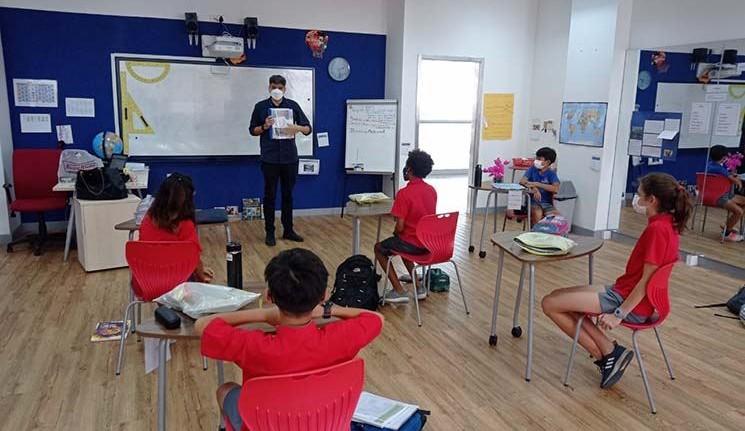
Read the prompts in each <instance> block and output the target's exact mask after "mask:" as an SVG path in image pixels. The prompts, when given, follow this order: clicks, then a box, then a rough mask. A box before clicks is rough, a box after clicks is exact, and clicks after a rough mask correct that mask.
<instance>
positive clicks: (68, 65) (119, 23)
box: [0, 8, 386, 220]
mask: <svg viewBox="0 0 745 431" xmlns="http://www.w3.org/2000/svg"><path fill="white" fill-rule="evenodd" d="M229 29H230V31H231V33H233V34H234V35H239V34H241V30H240V27H238V26H233V25H230V26H229ZM0 31H1V32H2V44H3V52H4V55H5V70H6V77H7V80H8V88H7V91H8V97H9V100H10V105H11V106H10V120H11V127H12V133H13V143H14V146H15V148H51V147H54V146H55V145H56V134H54V133H52V134H22V133H21V132H20V120H19V114H20V113H25V112H29V113H49V114H51V118H52V126H54V125H56V124H71V125H72V129H73V135H74V139H75V144H74V145H72V146H69V147H68V148H84V149H86V150H90V142H91V140H92V138H93V136H94V135H95V134H96V133H98V132H100V131H102V130H114V101H113V95H112V86H111V56H110V54H111V53H133V54H151V55H170V56H189V57H200V56H201V48H198V47H195V46H189V44H188V39H187V35H186V32H185V28H184V22H183V21H181V20H169V19H155V18H136V17H118V16H105V15H88V14H73V13H61V12H46V11H33V10H26V9H12V8H0ZM200 31H201V32H202V34H219V33H221V32H222V31H221V30H220V27H219V25H218V24H216V23H214V24H213V23H204V22H200ZM385 42H386V41H385V36H384V35H370V34H356V33H337V32H330V33H329V46H328V49H327V50H326V52H325V54H324V58H323V59H315V58H313V57H312V55H311V52H310V50H309V49H308V48H307V47H306V45H305V30H298V29H285V28H274V27H260V29H259V39H258V41H257V47H256V49H255V50H250V51H248V60H247V61H246V65H257V66H261V65H266V66H290V67H314V68H315V70H316V73H315V79H316V82H315V112H314V121H315V124H313V127H314V130H315V131H327V132H329V139H330V142H331V146H330V147H325V148H320V149H319V148H318V147H317V144H316V143H315V142H314V157H315V158H318V159H320V160H321V167H320V175H319V176H301V177H299V178H298V182H297V185H296V186H295V208H298V209H301V208H329V207H338V206H340V204H341V202H342V201H343V199H344V196H345V195H347V194H349V193H356V192H363V191H380V188H381V185H380V177H379V176H366V175H365V176H358V175H355V176H350V177H349V178H346V177H347V176H346V175H345V174H344V130H345V129H344V127H345V117H346V104H345V101H346V99H377V98H383V97H384V86H385ZM336 56H343V57H345V58H347V59H348V60H349V62H350V64H351V66H352V74H351V76H350V77H349V79H347V80H346V81H344V82H341V83H338V82H334V81H332V80H331V78H330V77H329V76H328V73H327V66H328V62H329V61H330V60H331V59H332V58H334V57H336ZM13 78H32V79H55V80H57V81H58V91H59V93H58V98H59V100H60V104H59V107H58V108H18V107H15V106H13V105H14V103H13V100H14V99H13V89H12V80H13ZM267 86H268V84H267ZM65 97H92V98H95V100H96V117H95V118H67V117H66V116H65V108H64V99H65ZM253 103H255V102H254V101H251V102H250V103H247V105H246V118H249V117H250V115H251V111H252V109H253ZM52 129H53V130H54V127H52ZM140 161H144V162H146V163H148V164H149V165H150V169H151V170H150V190H149V191H150V192H151V193H152V192H154V191H155V190H157V188H158V186H159V184H160V182H161V181H162V180H163V179H164V178H165V175H166V173H168V172H174V171H179V172H183V173H186V174H189V175H191V176H192V177H193V178H194V181H195V183H196V186H197V190H198V192H197V196H196V201H197V206H198V207H200V208H209V207H213V206H223V205H240V203H241V198H244V197H256V196H261V195H262V190H263V186H262V184H263V180H262V176H261V172H260V169H259V162H258V157H222V158H200V159H176V158H143V159H142V160H140ZM55 218H56V219H60V218H61V214H58V215H57V217H53V218H52V219H55ZM24 220H26V219H25V218H24Z"/></svg>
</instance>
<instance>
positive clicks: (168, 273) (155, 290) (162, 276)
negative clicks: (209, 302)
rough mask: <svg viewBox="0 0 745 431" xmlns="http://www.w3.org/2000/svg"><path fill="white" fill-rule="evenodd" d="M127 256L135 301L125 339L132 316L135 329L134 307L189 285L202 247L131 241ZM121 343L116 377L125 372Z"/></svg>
mask: <svg viewBox="0 0 745 431" xmlns="http://www.w3.org/2000/svg"><path fill="white" fill-rule="evenodd" d="M125 256H126V258H127V263H128V264H129V269H130V271H131V272H132V278H133V280H132V283H131V286H132V296H133V297H132V298H131V299H132V300H131V302H130V303H129V304H127V308H125V309H124V318H123V319H122V320H123V322H124V327H123V328H122V335H124V334H126V333H127V331H129V329H130V328H129V327H128V326H127V320H129V319H128V318H129V316H130V313H131V314H132V322H133V326H134V318H135V316H134V313H133V310H132V307H134V306H135V305H137V304H142V303H145V302H152V301H153V300H154V299H155V298H158V297H159V296H161V295H163V294H164V293H167V292H170V291H171V290H173V288H175V287H176V286H178V285H179V284H181V283H183V282H185V281H187V280H188V279H189V277H190V276H191V274H192V273H193V272H194V269H196V267H197V265H198V264H199V246H197V245H196V244H195V243H193V242H189V241H128V242H127V245H126V248H125ZM125 339H126V338H125V337H124V336H122V338H121V340H120V341H119V357H118V359H117V362H116V375H117V376H118V375H119V374H120V372H121V369H122V361H123V360H124V341H125Z"/></svg>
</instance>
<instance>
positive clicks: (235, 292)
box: [155, 281, 261, 319]
mask: <svg viewBox="0 0 745 431" xmlns="http://www.w3.org/2000/svg"><path fill="white" fill-rule="evenodd" d="M260 296H261V294H259V293H254V292H246V291H245V290H240V289H233V288H232V287H228V286H220V285H216V284H207V283H195V282H191V281H187V282H185V283H181V284H179V285H178V286H176V287H175V288H174V289H173V290H171V291H170V292H168V293H166V294H165V295H162V296H160V297H159V298H157V299H156V300H155V302H157V303H159V304H163V305H167V306H169V307H171V308H173V309H175V310H180V311H182V312H183V313H184V314H186V315H187V316H189V317H191V318H193V319H196V318H199V317H200V316H203V315H205V314H214V313H225V312H228V311H236V310H240V309H241V308H243V307H245V306H246V305H248V304H250V303H252V302H253V301H255V300H256V299H257V298H259V297H260Z"/></svg>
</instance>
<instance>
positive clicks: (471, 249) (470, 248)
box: [468, 245, 476, 253]
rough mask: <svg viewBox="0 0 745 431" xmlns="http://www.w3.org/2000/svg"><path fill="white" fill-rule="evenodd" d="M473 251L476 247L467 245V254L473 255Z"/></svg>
mask: <svg viewBox="0 0 745 431" xmlns="http://www.w3.org/2000/svg"><path fill="white" fill-rule="evenodd" d="M474 250H476V247H474V246H472V245H469V246H468V252H469V253H473V251H474Z"/></svg>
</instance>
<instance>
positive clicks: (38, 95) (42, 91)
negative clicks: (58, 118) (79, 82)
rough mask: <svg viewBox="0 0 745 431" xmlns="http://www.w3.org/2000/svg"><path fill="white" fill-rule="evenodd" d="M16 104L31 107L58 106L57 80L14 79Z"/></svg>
mask: <svg viewBox="0 0 745 431" xmlns="http://www.w3.org/2000/svg"><path fill="white" fill-rule="evenodd" d="M13 95H14V96H15V102H16V106H27V107H31V108H56V107H57V81H55V80H52V79H14V80H13Z"/></svg>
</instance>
